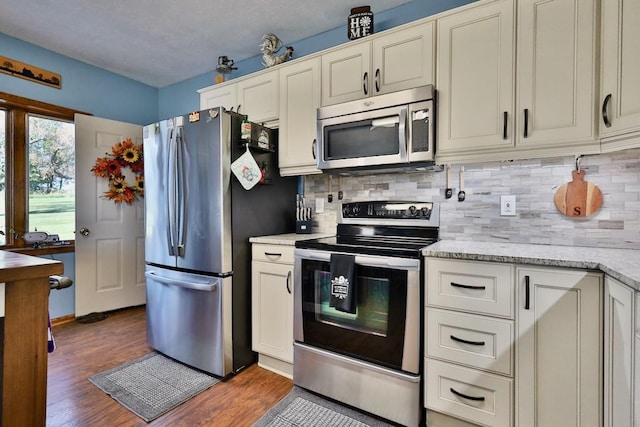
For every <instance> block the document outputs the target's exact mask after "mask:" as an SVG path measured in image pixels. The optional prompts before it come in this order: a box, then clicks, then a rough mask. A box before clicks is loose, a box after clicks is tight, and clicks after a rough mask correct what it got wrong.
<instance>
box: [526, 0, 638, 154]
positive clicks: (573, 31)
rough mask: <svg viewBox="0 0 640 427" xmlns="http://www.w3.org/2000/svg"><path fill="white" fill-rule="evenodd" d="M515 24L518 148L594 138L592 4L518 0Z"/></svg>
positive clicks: (587, 0)
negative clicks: (516, 31) (516, 33)
mask: <svg viewBox="0 0 640 427" xmlns="http://www.w3.org/2000/svg"><path fill="white" fill-rule="evenodd" d="M517 28H518V35H517V40H518V45H517V57H518V63H517V73H518V74H517V79H516V84H517V93H516V103H517V105H518V110H517V111H516V112H515V114H516V123H517V129H516V133H517V139H516V141H517V142H516V145H517V146H518V148H523V147H526V148H537V147H540V146H541V145H556V146H557V145H560V146H565V147H566V146H567V142H575V143H580V142H582V141H585V140H592V141H595V138H596V135H595V129H596V127H595V106H594V105H595V102H596V89H595V82H596V79H595V75H596V58H597V55H596V46H597V44H596V38H595V34H596V2H595V1H594V0H520V1H518V22H517ZM638 35H640V32H638ZM637 81H638V83H639V85H640V80H637ZM638 102H640V101H638ZM638 105H640V104H638ZM596 142H597V141H596Z"/></svg>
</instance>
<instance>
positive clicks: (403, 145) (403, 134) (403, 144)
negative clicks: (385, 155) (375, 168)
mask: <svg viewBox="0 0 640 427" xmlns="http://www.w3.org/2000/svg"><path fill="white" fill-rule="evenodd" d="M398 140H399V141H400V158H401V159H402V160H404V161H408V160H409V159H408V156H407V152H408V151H409V147H408V146H407V141H408V138H407V109H406V108H403V109H402V110H400V121H399V122H398Z"/></svg>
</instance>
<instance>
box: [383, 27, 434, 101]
mask: <svg viewBox="0 0 640 427" xmlns="http://www.w3.org/2000/svg"><path fill="white" fill-rule="evenodd" d="M435 29H436V26H435V22H434V21H431V22H427V23H424V24H420V25H416V26H415V27H411V28H408V29H406V30H403V31H398V32H394V33H391V34H389V35H387V36H381V37H378V38H376V39H374V40H373V68H372V70H371V72H372V73H373V75H372V85H373V95H377V94H381V93H389V92H396V91H398V90H403V89H409V88H413V87H418V86H424V85H428V84H433V83H435V79H434V73H435V49H434V47H435V46H434V42H435Z"/></svg>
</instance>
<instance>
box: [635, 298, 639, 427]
mask: <svg viewBox="0 0 640 427" xmlns="http://www.w3.org/2000/svg"><path fill="white" fill-rule="evenodd" d="M635 294H636V339H635V346H634V352H635V357H634V362H633V364H634V367H633V371H634V378H633V383H634V386H633V388H634V405H633V411H634V413H633V420H634V424H633V425H634V426H638V425H640V292H639V291H636V292H635Z"/></svg>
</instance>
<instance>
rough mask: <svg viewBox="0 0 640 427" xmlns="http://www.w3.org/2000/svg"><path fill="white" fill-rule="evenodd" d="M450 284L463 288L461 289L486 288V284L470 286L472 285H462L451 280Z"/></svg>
mask: <svg viewBox="0 0 640 427" xmlns="http://www.w3.org/2000/svg"><path fill="white" fill-rule="evenodd" d="M451 286H453V287H454V288H463V289H475V290H480V291H481V290H484V289H487V287H486V286H472V285H463V284H460V283H456V282H451Z"/></svg>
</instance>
